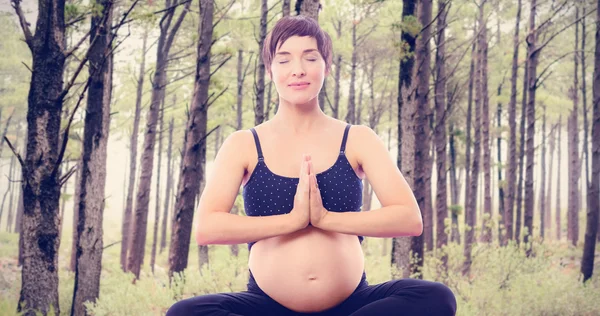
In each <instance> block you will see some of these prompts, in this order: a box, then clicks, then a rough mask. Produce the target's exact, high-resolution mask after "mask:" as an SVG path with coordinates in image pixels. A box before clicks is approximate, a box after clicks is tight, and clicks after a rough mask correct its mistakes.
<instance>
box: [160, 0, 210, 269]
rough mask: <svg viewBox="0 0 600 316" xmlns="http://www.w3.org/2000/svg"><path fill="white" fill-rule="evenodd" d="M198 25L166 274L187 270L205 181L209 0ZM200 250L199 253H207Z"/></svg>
mask: <svg viewBox="0 0 600 316" xmlns="http://www.w3.org/2000/svg"><path fill="white" fill-rule="evenodd" d="M199 10H200V14H201V16H200V23H199V25H198V38H199V40H198V48H197V56H196V80H195V82H194V96H193V99H192V104H191V108H190V118H189V119H188V123H187V127H186V144H185V151H184V156H183V161H182V162H181V164H182V168H181V175H180V180H179V185H178V188H177V198H176V202H175V214H174V216H173V229H172V237H171V247H170V249H169V275H171V276H172V275H173V273H180V272H183V270H184V269H185V268H187V264H188V253H189V249H190V237H191V234H192V222H193V220H192V219H193V217H194V209H195V208H194V206H195V202H196V197H197V196H198V193H199V191H200V187H201V186H202V185H203V183H204V181H205V172H204V165H205V161H206V139H207V137H208V134H207V132H206V129H207V120H208V117H207V116H208V107H209V103H208V102H209V100H208V88H209V84H210V75H211V73H210V60H211V46H212V37H213V11H214V2H213V1H212V0H200V3H199ZM207 249H208V247H207V246H203V247H200V249H199V250H200V253H202V251H203V250H205V251H206V250H207ZM201 264H202V262H201Z"/></svg>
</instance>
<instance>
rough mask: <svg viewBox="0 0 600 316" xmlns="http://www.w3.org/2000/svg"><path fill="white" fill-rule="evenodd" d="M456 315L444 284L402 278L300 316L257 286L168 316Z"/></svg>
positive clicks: (187, 303)
mask: <svg viewBox="0 0 600 316" xmlns="http://www.w3.org/2000/svg"><path fill="white" fill-rule="evenodd" d="M455 314H456V299H455V297H454V294H453V293H452V291H451V290H450V289H449V288H448V287H447V286H445V285H444V284H442V283H438V282H431V281H424V280H417V279H401V280H393V281H388V282H384V283H381V284H377V285H368V284H367V283H366V282H361V284H360V285H359V286H358V287H357V288H356V290H355V291H354V293H352V294H351V295H350V296H349V297H348V298H347V299H346V300H345V301H343V302H342V303H340V304H339V305H337V306H335V307H333V308H331V309H328V310H326V311H323V312H318V313H298V312H294V311H292V310H290V309H287V308H285V307H284V306H282V305H281V304H279V303H277V302H276V301H274V300H273V299H271V298H270V297H269V296H267V295H266V294H265V293H264V292H263V291H262V290H260V288H258V286H256V287H249V288H248V291H244V292H237V293H220V294H208V295H202V296H196V297H192V298H188V299H185V300H182V301H179V302H177V303H175V304H174V305H173V306H171V308H170V309H169V310H168V312H167V316H184V315H185V316H188V315H189V316H192V315H203V316H240V315H244V316H254V315H256V316H267V315H273V316H301V315H312V316H348V315H352V316H388V315H389V316H391V315H411V316H412V315H428V316H435V315H440V316H446V315H455Z"/></svg>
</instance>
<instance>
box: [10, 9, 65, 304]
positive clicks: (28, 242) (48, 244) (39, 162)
mask: <svg viewBox="0 0 600 316" xmlns="http://www.w3.org/2000/svg"><path fill="white" fill-rule="evenodd" d="M11 3H12V6H13V8H14V9H15V11H16V13H17V16H18V17H19V22H20V24H21V28H22V29H23V33H24V36H25V43H27V46H28V47H29V49H30V50H31V54H32V59H33V60H32V64H33V65H34V66H33V67H32V76H31V83H30V89H29V96H28V109H27V127H28V128H27V139H28V142H27V151H26V154H25V160H24V161H23V160H22V158H21V156H20V155H18V154H17V153H16V152H15V155H18V159H19V162H20V163H21V168H22V169H21V170H22V177H23V182H22V187H23V204H24V208H23V209H24V213H23V217H22V224H21V228H22V234H23V235H22V238H23V243H22V246H23V248H22V252H23V269H22V272H21V273H22V274H21V275H22V279H21V293H20V295H19V304H18V307H17V312H22V313H24V314H25V315H35V312H36V311H39V312H42V313H43V314H47V313H49V312H50V311H51V310H54V312H55V313H56V314H58V313H60V306H59V302H58V256H57V252H58V246H59V244H60V235H59V234H58V231H59V218H58V211H59V209H58V206H59V199H60V183H61V179H60V176H61V175H60V174H59V172H58V171H59V164H60V161H61V157H60V152H59V149H60V148H61V147H60V145H59V144H60V143H59V133H60V122H61V114H62V104H63V98H64V96H65V93H64V90H63V79H62V76H63V70H64V66H65V59H66V57H67V56H66V54H65V53H66V47H65V41H64V40H63V39H64V37H65V10H64V1H57V2H54V1H51V0H39V2H38V4H39V7H40V10H38V17H37V22H36V27H35V34H33V33H31V31H30V29H29V24H28V23H27V21H26V20H25V15H24V13H23V11H22V9H21V1H20V0H12V1H11ZM5 139H6V138H5ZM10 146H11V147H12V145H10ZM13 152H14V149H13Z"/></svg>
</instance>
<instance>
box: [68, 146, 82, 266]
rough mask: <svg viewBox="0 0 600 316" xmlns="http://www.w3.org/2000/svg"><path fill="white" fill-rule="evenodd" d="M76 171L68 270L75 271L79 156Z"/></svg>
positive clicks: (79, 176) (79, 189)
mask: <svg viewBox="0 0 600 316" xmlns="http://www.w3.org/2000/svg"><path fill="white" fill-rule="evenodd" d="M76 169H77V172H76V174H75V190H74V191H75V192H74V195H73V234H72V236H73V238H72V239H71V258H70V260H69V270H70V271H72V272H75V267H76V265H77V240H78V239H79V237H78V236H79V233H78V231H77V223H79V201H80V200H81V185H80V184H81V169H82V161H81V158H80V159H79V160H78V161H77V167H76Z"/></svg>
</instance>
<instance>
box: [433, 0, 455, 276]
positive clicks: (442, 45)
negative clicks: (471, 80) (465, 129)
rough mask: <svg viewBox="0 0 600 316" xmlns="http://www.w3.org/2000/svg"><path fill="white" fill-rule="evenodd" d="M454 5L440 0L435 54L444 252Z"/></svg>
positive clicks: (439, 210)
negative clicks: (448, 65) (450, 18)
mask: <svg viewBox="0 0 600 316" xmlns="http://www.w3.org/2000/svg"><path fill="white" fill-rule="evenodd" d="M450 5H451V4H450V3H449V2H448V1H445V0H438V10H439V13H438V20H437V36H436V37H437V49H436V53H435V79H436V80H435V88H434V89H435V96H434V99H435V117H436V123H435V136H434V138H435V149H436V151H435V153H436V157H437V160H436V162H437V166H436V170H437V175H438V178H437V192H436V203H435V204H436V213H437V223H436V235H437V238H436V241H437V243H436V247H437V248H439V249H441V248H442V247H443V246H444V245H446V244H448V235H447V234H446V225H445V221H446V218H447V217H448V192H447V185H446V183H447V178H446V175H447V167H446V156H447V153H446V143H447V142H448V139H447V135H446V114H447V107H446V65H445V64H446V37H445V36H446V27H447V24H446V18H447V17H448V11H449V9H450V8H449V7H450ZM447 260H448V257H447V255H444V256H443V257H442V262H443V264H444V266H446V264H447Z"/></svg>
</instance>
